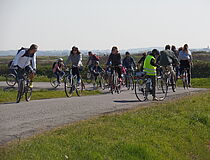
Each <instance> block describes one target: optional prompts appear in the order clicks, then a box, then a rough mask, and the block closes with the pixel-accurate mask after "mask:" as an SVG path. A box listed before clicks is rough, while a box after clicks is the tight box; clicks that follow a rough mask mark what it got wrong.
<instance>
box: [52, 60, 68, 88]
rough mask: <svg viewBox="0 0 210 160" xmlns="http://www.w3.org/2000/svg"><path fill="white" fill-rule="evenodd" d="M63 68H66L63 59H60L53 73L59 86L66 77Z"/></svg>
mask: <svg viewBox="0 0 210 160" xmlns="http://www.w3.org/2000/svg"><path fill="white" fill-rule="evenodd" d="M63 68H64V63H63V58H59V59H58V60H57V61H56V62H55V64H54V67H53V73H54V74H55V75H56V76H57V81H58V85H60V83H61V82H60V79H61V78H63V76H64V74H65V73H64V71H63Z"/></svg>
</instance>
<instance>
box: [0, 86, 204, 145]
mask: <svg viewBox="0 0 210 160" xmlns="http://www.w3.org/2000/svg"><path fill="white" fill-rule="evenodd" d="M201 90H204V89H195V88H194V89H193V88H191V89H190V92H189V91H186V90H183V89H182V88H178V89H177V92H176V93H172V91H170V93H169V97H168V99H170V98H172V97H177V96H178V95H179V96H180V95H186V94H189V93H192V92H198V91H201ZM172 95H173V96H172ZM149 102H151V101H148V102H143V103H142V102H138V101H137V99H136V97H135V94H134V92H133V91H124V92H122V93H121V94H119V95H118V94H114V95H112V94H103V95H95V96H84V97H72V98H57V99H45V100H34V101H30V102H22V103H19V104H16V103H11V104H0V145H1V144H4V143H6V142H8V141H11V140H13V139H15V138H23V137H26V136H30V135H33V134H35V133H39V132H42V131H44V130H48V129H51V128H55V127H57V126H60V125H64V124H69V123H72V122H75V121H79V120H83V119H87V118H90V117H92V116H96V115H100V114H104V113H109V112H113V111H118V110H123V109H130V108H133V107H136V106H137V105H140V104H141V105H144V104H145V103H149Z"/></svg>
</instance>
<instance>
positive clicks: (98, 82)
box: [93, 72, 106, 90]
mask: <svg viewBox="0 0 210 160" xmlns="http://www.w3.org/2000/svg"><path fill="white" fill-rule="evenodd" d="M93 87H94V88H95V87H96V88H99V87H100V88H102V89H103V90H104V89H105V87H106V84H105V80H104V72H101V73H98V76H97V78H96V80H95V81H94V83H93Z"/></svg>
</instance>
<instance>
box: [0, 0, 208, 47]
mask: <svg viewBox="0 0 210 160" xmlns="http://www.w3.org/2000/svg"><path fill="white" fill-rule="evenodd" d="M0 26H1V27H0V28H1V29H0V50H7V49H17V48H20V47H21V46H29V45H30V44H31V43H36V44H38V45H39V46H40V49H41V50H51V49H56V50H57V49H70V48H71V46H73V45H76V46H78V47H79V48H80V49H82V50H83V49H89V50H91V49H110V48H111V46H113V45H117V46H118V47H119V48H120V49H128V48H142V47H153V46H158V47H162V46H164V45H165V44H175V45H177V46H180V45H183V44H184V43H188V44H189V46H190V47H191V48H200V47H202V48H203V47H207V45H210V0H0Z"/></svg>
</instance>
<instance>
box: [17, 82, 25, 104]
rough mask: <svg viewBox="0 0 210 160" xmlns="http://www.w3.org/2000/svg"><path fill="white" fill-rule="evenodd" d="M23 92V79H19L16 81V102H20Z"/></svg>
mask: <svg viewBox="0 0 210 160" xmlns="http://www.w3.org/2000/svg"><path fill="white" fill-rule="evenodd" d="M23 92H24V80H22V79H21V80H20V81H19V83H18V93H17V98H16V103H19V102H20V99H21V98H22V95H23Z"/></svg>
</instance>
